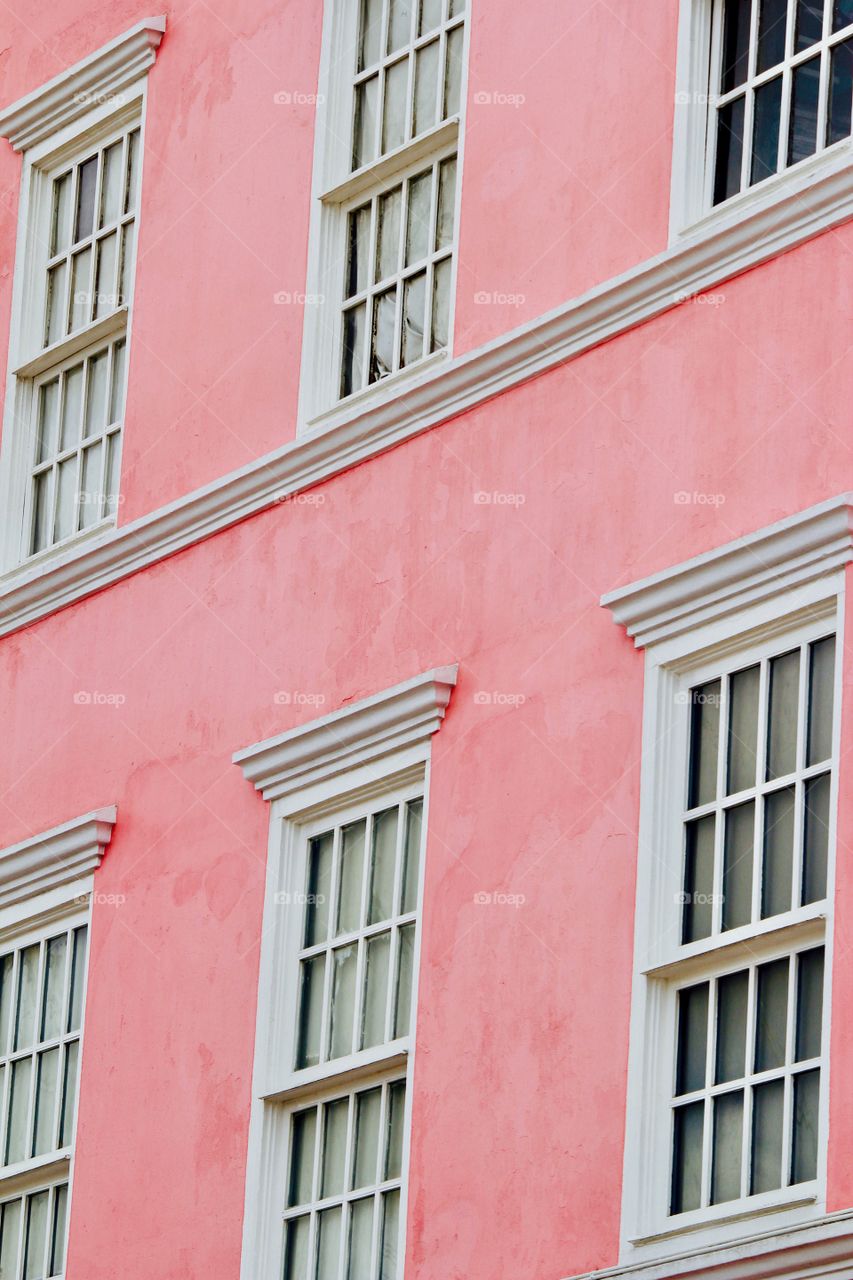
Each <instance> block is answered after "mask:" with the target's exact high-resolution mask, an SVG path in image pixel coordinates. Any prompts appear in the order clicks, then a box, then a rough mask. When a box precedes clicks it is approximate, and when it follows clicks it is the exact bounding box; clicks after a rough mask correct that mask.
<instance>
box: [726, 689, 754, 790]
mask: <svg viewBox="0 0 853 1280" xmlns="http://www.w3.org/2000/svg"><path fill="white" fill-rule="evenodd" d="M758 675H759V671H758V667H748V668H747V670H746V671H738V672H736V673H735V674H734V675H733V676H732V678H731V681H730V684H729V740H728V752H729V767H728V788H727V791H728V794H729V795H731V794H732V792H734V791H744V790H745V789H746V788H747V787H754V786H755V760H756V748H757V745H758Z"/></svg>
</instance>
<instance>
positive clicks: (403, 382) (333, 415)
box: [298, 349, 450, 436]
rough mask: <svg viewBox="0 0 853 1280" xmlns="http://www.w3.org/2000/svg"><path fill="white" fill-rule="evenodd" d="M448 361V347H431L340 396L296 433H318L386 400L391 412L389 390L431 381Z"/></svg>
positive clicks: (405, 388)
mask: <svg viewBox="0 0 853 1280" xmlns="http://www.w3.org/2000/svg"><path fill="white" fill-rule="evenodd" d="M449 361H450V352H449V350H447V349H445V350H443V351H433V352H432V354H431V355H428V356H424V358H423V360H419V361H418V362H417V364H413V365H409V367H408V368H407V369H398V370H397V372H396V373H391V374H389V375H388V377H387V378H382V380H381V381H380V382H373V383H371V385H370V386H369V387H364V388H363V389H362V390H361V391H355V392H354V393H353V394H352V395H351V396H347V397H346V399H344V400H339V401H338V402H337V404H335V405H333V406H332V408H330V409H326V410H325V411H324V412H323V413H320V414H317V416H316V417H314V418H311V419H310V420H309V421H308V422H307V423H306V424H305V426H304V427H303V428H302V430H300V431H299V433H298V434H299V436H307V435H315V434H316V435H321V434H323V433H325V432H326V431H330V430H331V429H332V428H333V427H336V426H339V425H340V424H342V423H344V422H349V421H350V420H351V419H352V418H355V417H357V416H358V415H359V414H361V413H366V412H368V411H370V410H371V409H375V408H376V407H377V406H379V405H382V404H383V403H385V402H388V406H389V409H390V410H391V412H392V413H393V412H394V406H395V404H396V403H397V401H396V400H389V390H390V391H391V392H394V393H396V394H399V393H401V392H405V391H406V390H414V389H415V388H416V387H420V386H423V385H424V384H425V383H428V382H432V381H433V380H434V379H435V378H436V377H438V376H439V374H440V373H441V372H442V369H443V367H444V365H446V364H447V363H449Z"/></svg>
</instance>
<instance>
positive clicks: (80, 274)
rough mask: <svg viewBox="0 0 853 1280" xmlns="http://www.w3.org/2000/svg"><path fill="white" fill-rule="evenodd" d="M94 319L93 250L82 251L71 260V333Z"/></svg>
mask: <svg viewBox="0 0 853 1280" xmlns="http://www.w3.org/2000/svg"><path fill="white" fill-rule="evenodd" d="M91 318H92V248H91V246H89V248H88V249H81V251H80V252H79V253H75V255H74V257H73V258H72V259H71V324H70V327H69V332H70V333H73V332H74V330H75V329H79V328H81V326H82V325H84V324H88V323H89V321H90V320H91Z"/></svg>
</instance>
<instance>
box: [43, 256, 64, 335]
mask: <svg viewBox="0 0 853 1280" xmlns="http://www.w3.org/2000/svg"><path fill="white" fill-rule="evenodd" d="M67 271H68V263H67V262H60V263H59V264H58V265H57V266H55V267H53V268H52V269H51V270H50V271H48V273H47V323H46V325H45V335H44V340H45V345H46V346H50V344H51V343H52V342H58V341H59V339H60V338H63V337H64V336H65V321H66V316H67V308H66V301H65V277H66V273H67Z"/></svg>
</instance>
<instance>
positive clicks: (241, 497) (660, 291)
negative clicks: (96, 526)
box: [0, 152, 853, 635]
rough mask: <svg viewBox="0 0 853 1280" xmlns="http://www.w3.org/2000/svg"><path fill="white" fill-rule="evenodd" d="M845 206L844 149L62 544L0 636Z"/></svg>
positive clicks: (25, 578)
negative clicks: (433, 364)
mask: <svg viewBox="0 0 853 1280" xmlns="http://www.w3.org/2000/svg"><path fill="white" fill-rule="evenodd" d="M851 213H853V164H851V163H850V159H849V157H848V155H847V154H846V152H845V153H843V154H839V156H837V157H835V163H834V165H833V166H832V167H828V168H827V169H826V170H825V171H824V172H823V173H822V175H821V176H820V177H819V178H817V179H811V180H810V182H809V184H806V185H805V186H803V187H799V186H792V185H791V183H790V182H788V183H786V185H785V186H784V188H783V190H782V192H781V194H778V195H777V196H776V198H775V199H773V200H772V201H770V200H769V201H768V203H767V204H765V205H763V206H762V207H761V208H760V209H758V210H754V211H751V212H750V213H749V214H748V216H738V217H737V218H734V219H733V220H732V221H731V222H728V223H722V224H715V226H714V229H713V230H712V231H710V232H708V233H706V234H705V235H704V236H701V237H699V238H695V239H692V240H688V241H685V242H683V243H679V244H677V245H675V246H674V247H672V248H670V249H668V250H667V251H666V252H664V253H662V254H660V255H659V256H657V257H655V258H652V259H650V260H648V261H647V262H644V263H642V264H641V265H640V266H638V267H635V268H633V269H632V270H631V271H629V272H626V273H625V274H624V275H621V276H618V277H616V278H615V279H613V280H610V281H608V282H607V283H606V284H603V285H599V286H597V287H596V288H594V289H592V290H590V291H589V292H588V293H585V294H583V295H582V296H581V297H580V298H578V299H576V300H574V301H572V302H570V303H568V304H566V305H564V306H562V307H560V308H558V309H557V310H555V311H551V312H549V313H547V314H546V315H544V316H541V317H540V318H539V319H537V320H534V321H531V322H529V323H528V324H525V325H522V326H521V327H520V328H518V329H515V330H513V331H511V332H510V333H508V334H506V335H503V336H501V337H500V338H497V339H495V340H494V341H492V342H490V343H488V344H487V345H485V346H483V347H480V348H478V349H477V350H475V351H472V352H468V353H466V354H465V355H463V356H460V357H458V358H456V359H454V360H451V361H449V362H447V363H442V365H441V366H440V367H438V368H434V369H431V370H428V371H426V372H425V373H424V375H423V377H422V378H420V379H412V380H411V381H407V382H406V384H405V386H401V387H398V388H396V389H395V388H394V387H393V386H389V388H388V394H387V398H386V399H384V400H383V401H382V403H381V404H378V405H377V404H372V405H370V406H369V407H364V406H362V407H359V406H358V405H357V404H351V405H344V406H342V407H341V408H340V410H339V411H338V412H336V413H335V414H332V415H329V416H328V417H327V418H326V420H325V421H324V424H323V427H322V429H320V430H316V431H313V432H308V433H306V434H304V435H302V436H299V437H298V438H297V439H296V440H293V441H291V442H289V443H288V444H286V445H283V446H282V447H281V448H280V449H277V450H275V451H274V452H272V453H268V454H266V455H265V456H264V457H261V458H258V459H257V460H256V461H254V462H252V463H249V464H248V465H247V466H245V467H242V468H240V469H239V470H237V471H233V472H231V473H230V474H228V475H227V476H224V477H222V478H221V479H219V480H217V481H215V482H213V483H212V484H209V485H206V486H205V487H204V488H201V489H197V490H195V491H194V492H192V493H189V494H187V495H185V496H184V497H182V498H180V499H178V500H177V501H175V502H173V503H171V504H169V505H168V506H165V507H161V508H159V509H158V510H156V511H154V512H151V513H149V514H147V515H145V516H142V517H140V518H139V519H137V520H134V521H132V522H130V523H128V524H126V525H122V526H119V527H118V528H116V529H113V530H110V531H109V532H108V533H107V534H105V535H104V537H103V538H100V539H98V540H97V541H91V542H88V543H87V544H86V545H85V546H79V547H77V546H72V547H69V548H68V550H66V551H64V552H63V553H60V554H59V555H57V556H56V557H55V558H51V559H50V560H49V561H47V562H45V563H43V564H42V565H40V566H38V567H37V568H32V569H29V570H28V569H27V567H26V566H23V567H22V568H20V569H18V570H15V571H13V572H12V573H11V574H8V575H6V581H5V584H0V635H5V634H8V633H10V632H13V631H16V630H18V629H19V628H21V627H24V626H27V625H28V624H30V623H32V622H35V621H37V620H38V619H39V618H43V617H45V616H46V615H47V614H50V613H53V612H54V611H56V610H57V609H62V608H64V607H66V606H67V605H70V604H72V603H74V602H75V601H77V600H81V599H83V598H84V597H85V596H87V595H91V594H92V593H93V592H95V591H100V590H101V589H102V588H104V587H107V586H109V585H110V584H111V583H114V582H118V581H120V580H121V579H122V578H126V577H128V576H129V575H130V574H133V573H136V572H137V571H138V570H140V569H143V568H145V567H147V566H148V565H151V564H154V563H156V562H157V561H159V560H162V559H165V558H166V557H167V556H170V555H173V554H175V553H176V552H178V551H182V550H184V549H185V548H187V547H190V546H192V545H193V544H194V543H197V542H200V541H202V540H203V539H205V538H208V537H210V536H211V534H214V533H217V532H219V531H220V530H222V529H226V528H228V527H229V526H231V525H234V524H237V523H238V522H239V521H241V520H245V519H246V518H247V517H248V516H252V515H255V514H256V513H258V512H260V511H263V510H265V509H267V508H270V507H272V506H274V505H275V504H276V503H277V502H280V501H282V500H283V499H284V498H287V497H290V496H292V495H294V494H296V493H300V492H302V491H303V490H305V489H309V488H311V487H312V486H314V485H316V484H319V483H321V482H322V481H324V480H328V479H330V478H331V477H332V476H335V475H337V474H339V473H340V472H342V471H345V470H346V469H347V468H349V467H352V466H355V465H356V464H357V463H360V462H363V461H365V460H366V459H367V458H372V457H375V456H377V455H378V454H380V453H382V452H384V451H385V450H387V449H390V448H392V447H393V446H395V445H397V444H400V443H401V442H402V441H404V440H408V439H411V438H412V437H414V436H417V435H419V434H421V433H422V432H424V431H427V430H429V429H430V428H431V427H434V426H437V425H439V424H440V423H442V422H446V421H448V420H450V419H452V418H455V417H458V416H459V415H460V414H462V413H465V412H466V411H467V410H469V409H473V408H475V407H476V406H478V405H482V404H484V403H486V402H487V401H488V400H490V399H492V398H493V397H495V396H498V395H500V394H501V393H503V392H505V391H508V390H510V389H511V388H513V387H517V386H519V385H520V384H522V383H524V382H526V381H528V380H529V379H531V378H534V377H537V376H538V375H539V374H542V373H546V372H547V371H549V370H551V369H555V368H557V367H559V366H560V365H562V364H564V363H565V362H566V361H568V360H571V359H573V358H574V357H576V356H579V355H581V354H583V353H584V352H586V351H589V350H590V349H591V348H593V347H596V346H597V345H599V344H600V343H602V342H606V341H608V340H609V339H611V338H614V337H616V336H618V335H619V334H622V333H625V332H627V331H628V330H630V329H633V328H634V327H635V326H637V325H640V324H642V323H644V322H645V321H646V320H650V319H652V318H653V317H655V316H657V315H660V314H662V313H663V312H665V311H667V310H669V309H671V308H672V307H675V306H678V305H680V304H681V303H683V302H685V301H686V300H687V299H688V298H690V297H691V296H693V295H694V294H697V293H701V292H702V291H704V290H706V289H709V288H710V287H712V286H714V285H717V284H720V283H721V282H722V281H724V280H727V279H730V278H731V277H732V276H734V275H737V274H739V273H741V272H743V271H746V270H748V269H749V268H751V267H754V266H757V265H758V264H759V263H762V262H765V261H767V259H769V258H772V257H774V256H775V255H777V254H779V253H782V252H784V251H785V250H787V249H790V248H793V247H794V246H795V245H797V244H800V243H802V242H803V241H804V240H807V239H809V238H810V237H812V236H814V235H816V234H818V233H819V232H821V231H825V230H827V229H828V228H830V227H833V226H836V225H838V224H839V223H841V222H843V221H845V220H846V219H848V218H849V217H850V215H851Z"/></svg>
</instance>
